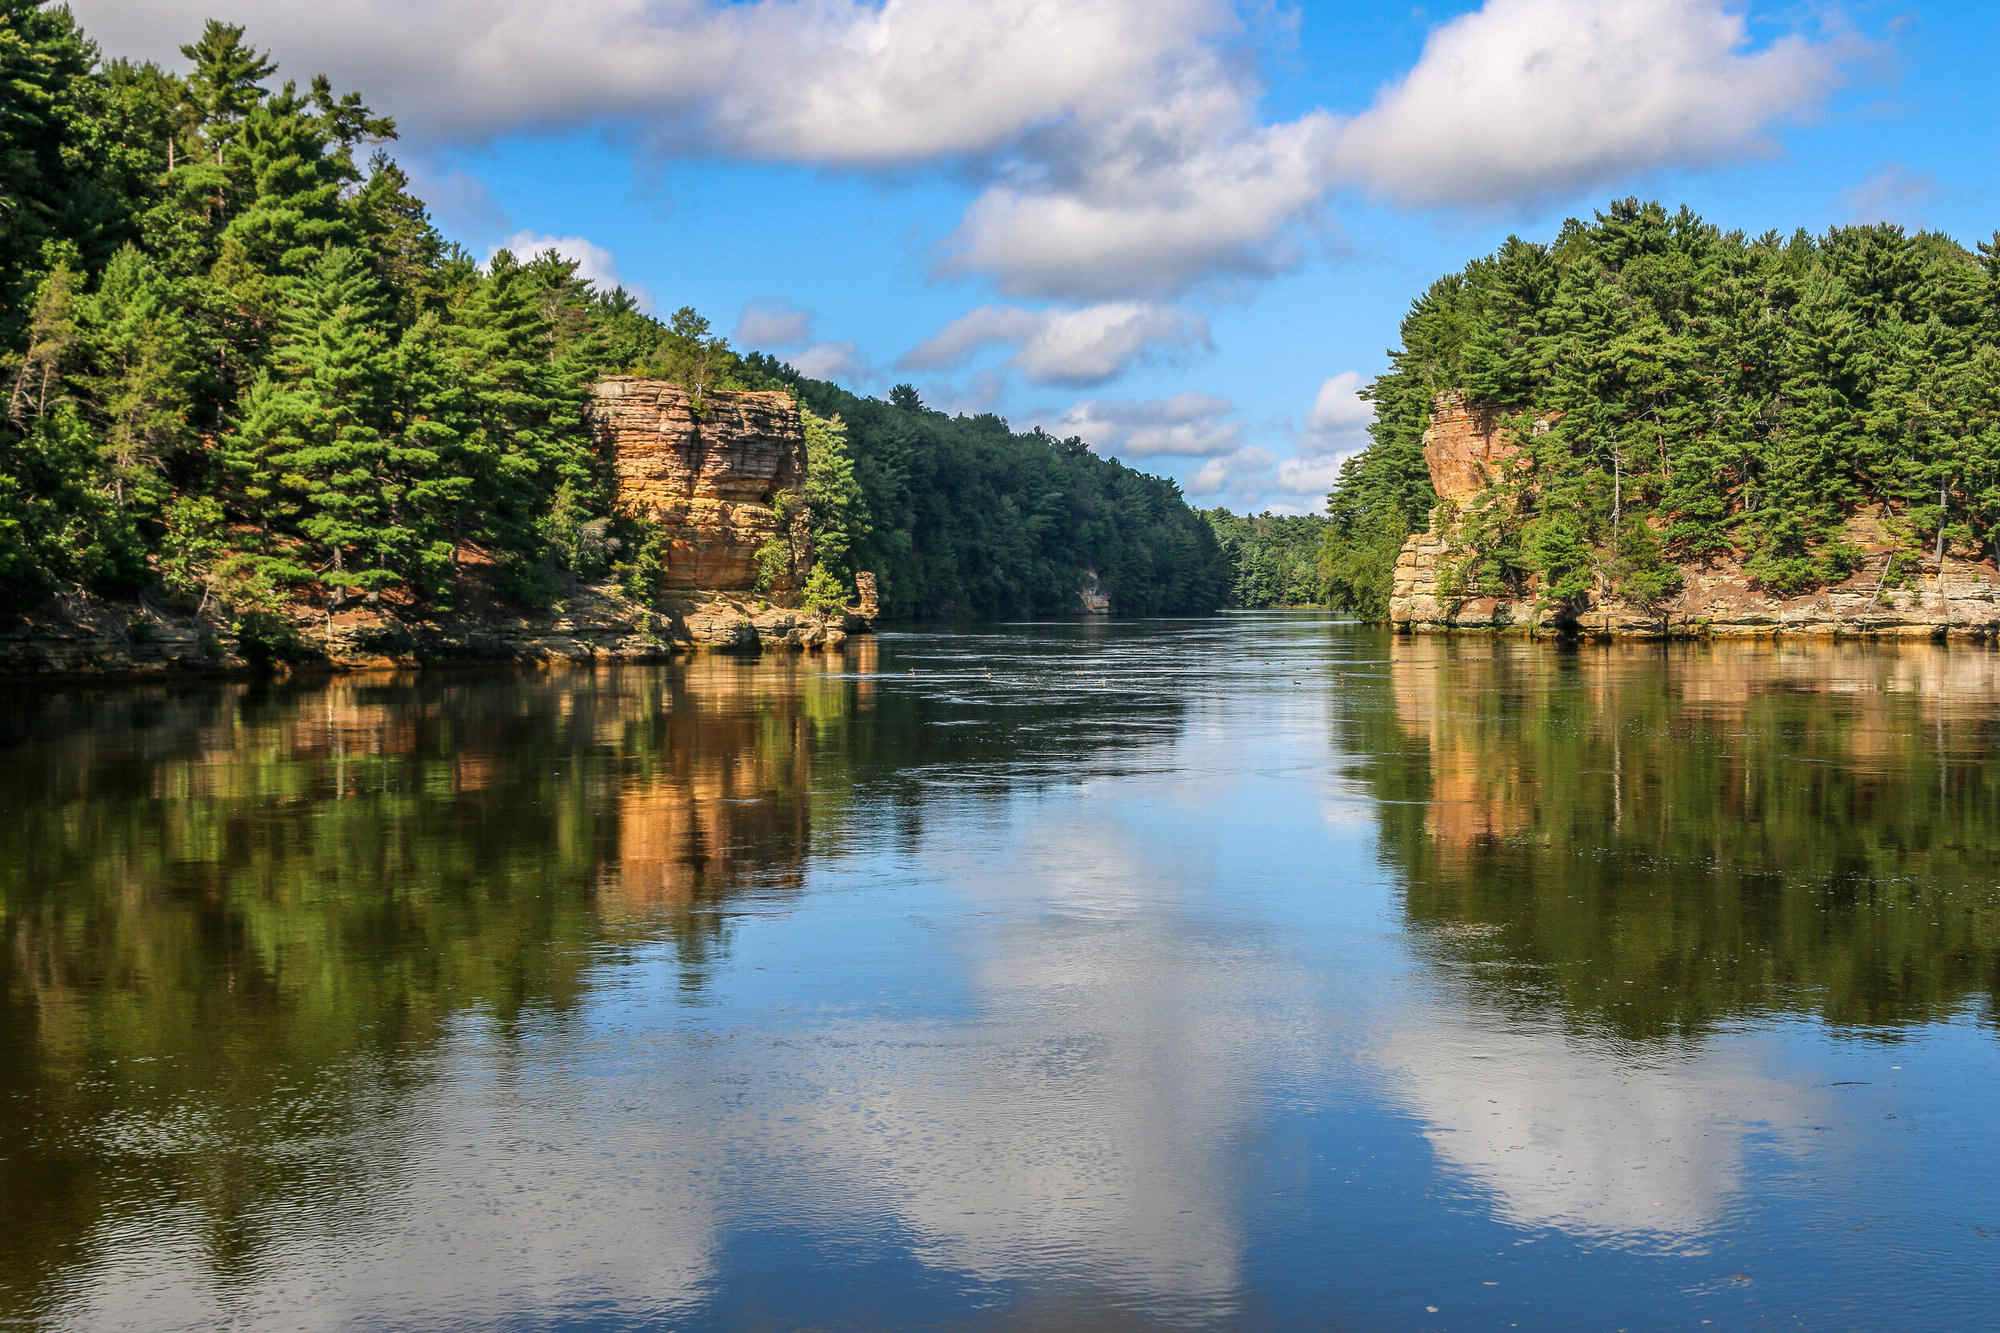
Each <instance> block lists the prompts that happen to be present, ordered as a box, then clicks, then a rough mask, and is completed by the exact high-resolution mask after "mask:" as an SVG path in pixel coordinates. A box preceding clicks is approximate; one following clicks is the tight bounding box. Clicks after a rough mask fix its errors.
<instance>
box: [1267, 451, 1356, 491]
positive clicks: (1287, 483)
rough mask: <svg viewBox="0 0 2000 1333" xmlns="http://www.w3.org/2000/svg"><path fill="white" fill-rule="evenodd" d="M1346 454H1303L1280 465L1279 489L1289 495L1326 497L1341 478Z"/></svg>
mask: <svg viewBox="0 0 2000 1333" xmlns="http://www.w3.org/2000/svg"><path fill="white" fill-rule="evenodd" d="M1347 458H1348V455H1346V454H1301V455H1300V456H1298V457H1297V458H1287V459H1286V460H1284V461H1283V462H1282V463H1280V464H1278V489H1279V490H1281V491H1283V492H1285V493H1286V494H1287V495H1311V496H1324V495H1325V494H1326V493H1327V492H1328V491H1330V490H1332V489H1333V483H1334V481H1335V480H1336V479H1337V478H1338V477H1339V476H1340V465H1341V464H1342V463H1344V462H1346V461H1347Z"/></svg>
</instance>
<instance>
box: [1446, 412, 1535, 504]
mask: <svg viewBox="0 0 2000 1333" xmlns="http://www.w3.org/2000/svg"><path fill="white" fill-rule="evenodd" d="M1502 415H1503V414H1502V413H1501V412H1500V411H1499V410H1498V409H1497V408H1494V407H1492V406H1491V405H1489V404H1484V403H1475V402H1468V401H1467V400H1466V397H1465V395H1464V394H1461V393H1442V394H1439V395H1438V397H1437V401H1436V402H1435V403H1434V404H1433V405H1432V407H1431V420H1430V426H1429V428H1428V429H1426V430H1425V431H1424V466H1425V467H1427V468H1429V469H1430V473H1431V488H1432V489H1433V490H1435V491H1436V492H1437V494H1438V499H1440V500H1463V499H1464V498H1465V497H1467V496H1469V495H1476V494H1478V493H1479V492H1480V491H1483V490H1485V489H1486V488H1487V487H1488V486H1491V485H1492V484H1493V483H1494V482H1496V481H1498V480H1500V471H1501V467H1500V465H1501V464H1502V463H1505V462H1506V461H1507V460H1508V459H1510V458H1512V457H1514V456H1515V455H1516V454H1518V453H1520V452H1521V446H1520V444H1519V443H1518V442H1517V441H1516V440H1515V438H1514V432H1513V431H1511V430H1509V429H1508V428H1507V427H1506V426H1505V425H1503V424H1501V422H1502Z"/></svg>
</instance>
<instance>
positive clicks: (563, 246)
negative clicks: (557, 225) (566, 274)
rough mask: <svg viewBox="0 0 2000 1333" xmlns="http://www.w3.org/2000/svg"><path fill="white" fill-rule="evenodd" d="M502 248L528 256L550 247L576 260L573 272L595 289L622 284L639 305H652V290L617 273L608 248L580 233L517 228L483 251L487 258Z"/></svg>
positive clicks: (643, 307) (647, 308)
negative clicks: (577, 234)
mask: <svg viewBox="0 0 2000 1333" xmlns="http://www.w3.org/2000/svg"><path fill="white" fill-rule="evenodd" d="M502 250H511V251H513V252H514V258H516V259H520V260H528V259H532V258H534V257H535V256H536V255H538V254H540V253H542V251H544V250H554V251H555V252H556V253H557V254H559V255H561V256H562V257H563V258H564V259H570V260H574V261H576V272H577V276H578V277H580V278H584V279H587V280H588V281H590V282H592V283H594V284H595V285H596V286H597V289H598V290H599V291H606V292H608V291H610V290H611V289H612V288H613V287H623V288H624V289H625V290H626V291H627V292H629V293H631V295H632V298H633V299H634V300H636V301H637V302H638V303H639V308H640V309H641V310H645V311H648V312H650V311H651V310H652V309H653V294H652V293H651V292H649V291H647V290H646V289H645V288H644V287H642V286H640V285H639V284H637V283H632V282H626V281H625V280H624V279H623V278H621V277H619V276H618V261H617V260H615V259H614V258H612V255H611V252H610V251H609V250H607V249H605V248H604V247H603V246H601V245H599V244H597V243H596V242H595V241H591V240H587V239H585V238H584V237H582V236H544V235H542V234H541V233H539V232H533V231H517V232H515V233H514V234H513V235H512V236H509V237H508V238H507V239H506V240H505V241H502V242H501V243H500V244H499V245H496V246H494V247H493V248H492V249H491V250H489V251H487V252H486V258H487V259H489V260H491V259H492V258H493V256H494V255H496V254H498V253H499V252H500V251H502Z"/></svg>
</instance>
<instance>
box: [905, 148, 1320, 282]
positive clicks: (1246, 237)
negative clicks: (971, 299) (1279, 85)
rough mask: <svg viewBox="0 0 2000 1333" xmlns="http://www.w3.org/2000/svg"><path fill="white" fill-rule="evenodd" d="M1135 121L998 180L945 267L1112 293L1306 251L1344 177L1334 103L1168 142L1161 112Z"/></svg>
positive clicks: (1275, 265)
mask: <svg viewBox="0 0 2000 1333" xmlns="http://www.w3.org/2000/svg"><path fill="white" fill-rule="evenodd" d="M1231 118H1232V119H1240V118H1241V117H1240V116H1233V117H1231ZM1121 128H1122V129H1124V130H1125V132H1124V133H1120V134H1115V135H1107V136H1104V138H1105V139H1106V140H1107V142H1104V143H1100V144H1095V145H1090V146H1088V147H1087V148H1086V150H1085V152H1083V153H1082V154H1080V157H1082V159H1083V160H1084V161H1085V162H1087V169H1078V170H1074V171H1072V172H1070V173H1068V174H1066V175H1064V176H1063V177H1061V178H1059V179H1057V180H1055V181H1053V182H1050V183H1036V184H1017V183H1012V182H1009V183H1004V184H999V185H995V186H993V187H991V188H989V189H988V190H987V191H986V192H985V193H983V194H982V195H981V196H980V197H979V198H978V199H977V200H975V201H974V202H973V204H972V206H971V208H970V209H968V210H967V212H966V215H965V217H964V219H963V221H961V223H960V224H959V227H958V229H957V231H956V232H955V233H954V234H953V236H952V237H951V239H950V240H949V241H948V242H947V244H946V248H945V253H944V257H943V258H942V260H941V261H940V263H939V265H938V271H939V272H940V273H943V274H946V275H953V274H964V273H983V274H986V275H988V276H990V277H991V278H993V280H994V281H995V282H996V283H997V284H998V285H999V287H1000V288H1001V289H1002V290H1003V291H1007V292H1010V293H1013V294H1015V295H1020V296H1068V297H1105V296H1114V295H1121V294H1127V293H1134V292H1148V293H1163V292H1174V291H1179V290H1182V289H1184V288H1186V287H1188V286H1190V285H1191V284H1193V283H1195V282H1197V281H1199V280H1201V279H1203V278H1207V277H1211V276H1215V275H1222V274H1234V275H1247V276H1252V277H1262V276H1268V275H1270V274H1272V273H1277V272H1281V271H1283V270H1284V269H1287V268H1289V267H1291V266H1292V265H1294V264H1295V263H1297V262H1298V260H1299V258H1300V257H1301V255H1302V254H1303V253H1304V251H1303V247H1302V246H1301V244H1300V242H1299V238H1298V224H1302V223H1304V222H1306V221H1308V220H1309V218H1310V217H1311V215H1312V214H1313V213H1314V212H1315V211H1316V210H1317V208H1318V206H1319V204H1320V201H1321V198H1322V197H1323V196H1324V194H1325V193H1326V190H1327V188H1328V187H1329V185H1330V184H1331V177H1330V173H1329V170H1328V166H1327V163H1328V160H1329V159H1328V154H1329V151H1330V148H1331V145H1332V138H1333V129H1334V122H1333V119H1332V118H1331V117H1330V116H1327V115H1325V114H1324V113H1315V114H1313V115H1311V116H1308V117H1307V118H1305V119H1303V120H1300V121H1296V122H1292V123H1290V124H1286V125H1278V126H1269V127H1242V128H1239V129H1237V130H1235V131H1232V132H1230V133H1228V134H1226V135H1223V136H1219V137H1214V138H1208V137H1206V136H1189V137H1188V138H1187V139H1183V140H1181V141H1178V142H1176V141H1172V140H1169V141H1168V142H1165V143H1162V142H1161V139H1160V136H1158V135H1157V134H1156V133H1153V132H1152V131H1153V130H1154V129H1155V128H1156V127H1154V126H1151V125H1146V126H1143V127H1140V126H1134V127H1121Z"/></svg>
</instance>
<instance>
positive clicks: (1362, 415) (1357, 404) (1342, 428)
mask: <svg viewBox="0 0 2000 1333" xmlns="http://www.w3.org/2000/svg"><path fill="white" fill-rule="evenodd" d="M1367 387H1368V381H1367V380H1365V379H1363V378H1362V377H1361V372H1360V371H1357V370H1343V371H1341V372H1340V373H1339V374H1338V375H1333V376H1329V377H1328V378H1327V379H1325V380H1323V381H1321V383H1320V386H1319V392H1318V393H1316V394H1314V395H1313V405H1312V410H1311V411H1310V412H1308V413H1307V414H1306V430H1307V431H1309V432H1311V433H1313V434H1315V435H1323V436H1335V437H1339V436H1353V435H1359V434H1361V433H1362V432H1364V431H1366V430H1367V429H1368V427H1369V425H1370V423H1372V422H1373V421H1374V420H1375V404H1373V403H1371V402H1369V401H1368V400H1367V399H1365V398H1363V397H1362V396H1361V391H1362V390H1363V389H1365V388H1367Z"/></svg>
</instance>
